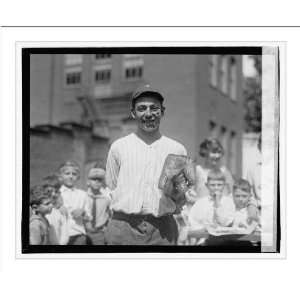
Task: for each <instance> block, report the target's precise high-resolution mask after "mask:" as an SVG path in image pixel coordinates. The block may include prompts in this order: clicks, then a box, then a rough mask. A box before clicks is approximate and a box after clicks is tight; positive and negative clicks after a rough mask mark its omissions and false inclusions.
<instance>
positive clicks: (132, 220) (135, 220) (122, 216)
mask: <svg viewBox="0 0 300 300" xmlns="http://www.w3.org/2000/svg"><path fill="white" fill-rule="evenodd" d="M169 217H170V215H164V216H161V217H155V216H153V215H151V214H147V215H142V214H126V213H123V212H121V211H114V212H113V216H112V219H113V220H118V221H125V222H127V223H129V224H131V225H133V226H136V225H138V224H140V223H142V222H143V221H145V222H148V223H151V224H158V223H160V222H161V221H163V220H165V219H166V218H169Z"/></svg>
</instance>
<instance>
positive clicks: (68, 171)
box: [59, 161, 91, 245]
mask: <svg viewBox="0 0 300 300" xmlns="http://www.w3.org/2000/svg"><path fill="white" fill-rule="evenodd" d="M79 175H80V170H79V166H78V165H77V164H76V163H75V162H72V161H67V162H65V163H64V164H63V165H61V166H60V168H59V176H60V180H61V182H62V187H61V188H60V192H61V197H62V200H63V205H64V206H65V207H66V209H67V212H68V224H69V242H68V245H89V244H90V239H89V237H88V236H87V235H86V229H85V225H86V223H88V222H89V221H91V215H90V209H89V201H88V198H87V194H86V192H84V191H82V190H80V189H77V188H76V182H77V181H78V179H79Z"/></svg>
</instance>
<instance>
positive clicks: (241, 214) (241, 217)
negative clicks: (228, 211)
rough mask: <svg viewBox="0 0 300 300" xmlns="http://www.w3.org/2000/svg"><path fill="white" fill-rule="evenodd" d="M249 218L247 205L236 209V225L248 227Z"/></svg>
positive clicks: (234, 223)
mask: <svg viewBox="0 0 300 300" xmlns="http://www.w3.org/2000/svg"><path fill="white" fill-rule="evenodd" d="M247 220H248V210H247V207H246V208H242V209H239V210H236V211H235V214H234V221H233V226H236V227H241V226H244V227H245V228H247V227H248V222H247Z"/></svg>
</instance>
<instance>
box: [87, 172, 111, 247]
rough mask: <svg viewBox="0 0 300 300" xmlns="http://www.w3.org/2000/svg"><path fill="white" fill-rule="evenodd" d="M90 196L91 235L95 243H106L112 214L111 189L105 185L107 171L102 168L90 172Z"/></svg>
mask: <svg viewBox="0 0 300 300" xmlns="http://www.w3.org/2000/svg"><path fill="white" fill-rule="evenodd" d="M87 186H88V191H87V194H88V198H89V205H90V214H91V216H92V220H91V222H89V223H88V224H87V225H88V233H89V237H90V238H91V240H92V244H93V245H104V244H105V241H104V230H105V228H106V225H107V222H108V219H109V217H110V215H111V212H110V209H109V206H110V202H111V196H110V190H109V189H108V188H106V187H105V171H104V170H103V169H102V168H98V167H95V168H92V169H91V170H90V171H89V174H88V181H87Z"/></svg>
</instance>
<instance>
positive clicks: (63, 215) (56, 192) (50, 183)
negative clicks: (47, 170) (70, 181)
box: [43, 175, 69, 245]
mask: <svg viewBox="0 0 300 300" xmlns="http://www.w3.org/2000/svg"><path fill="white" fill-rule="evenodd" d="M43 186H44V187H45V188H46V189H48V190H49V192H50V193H51V195H52V199H53V209H52V212H51V213H50V214H48V215H47V216H46V217H47V220H48V222H49V224H50V227H51V228H52V229H53V230H52V232H53V233H54V235H55V239H56V241H57V244H58V245H66V244H67V243H68V241H69V228H68V212H67V209H66V208H65V207H64V206H63V200H62V198H61V195H60V188H61V182H60V180H59V177H58V176H57V175H50V176H47V177H46V178H44V180H43Z"/></svg>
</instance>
